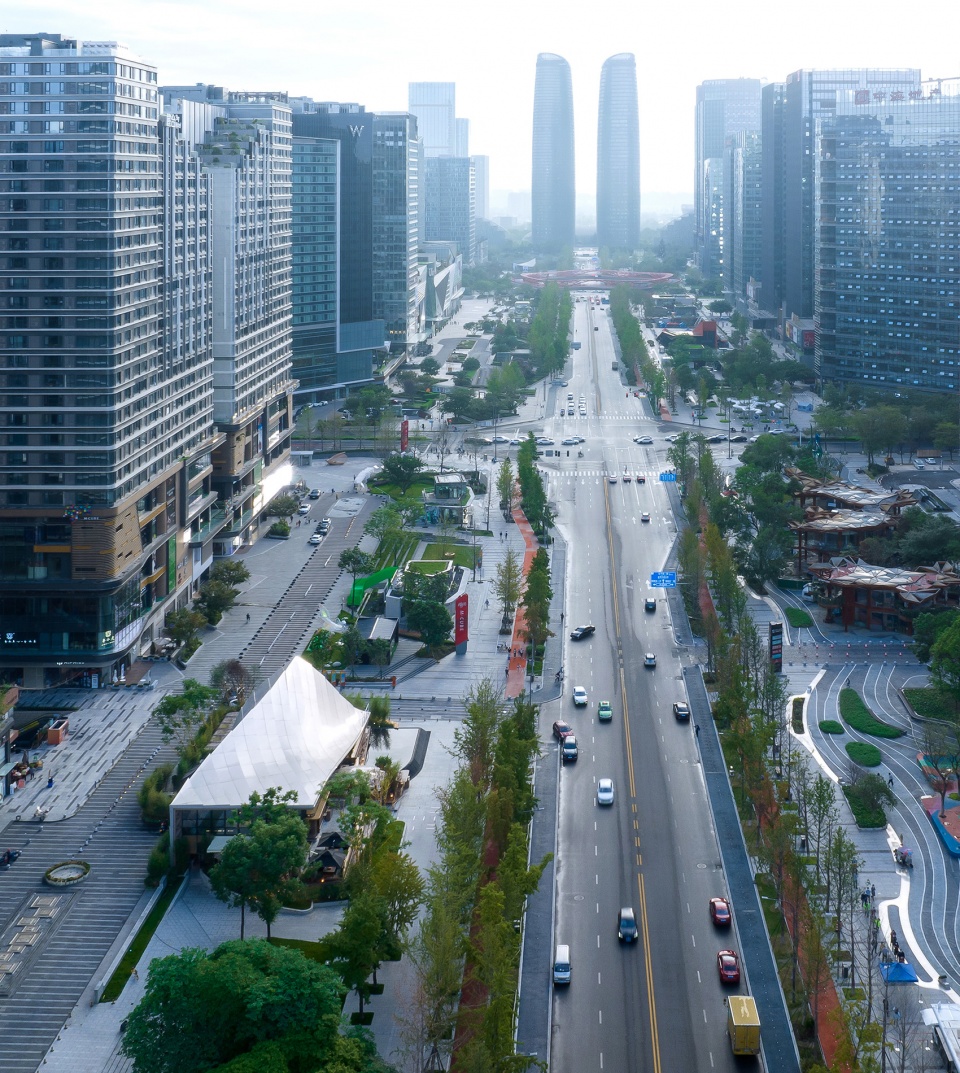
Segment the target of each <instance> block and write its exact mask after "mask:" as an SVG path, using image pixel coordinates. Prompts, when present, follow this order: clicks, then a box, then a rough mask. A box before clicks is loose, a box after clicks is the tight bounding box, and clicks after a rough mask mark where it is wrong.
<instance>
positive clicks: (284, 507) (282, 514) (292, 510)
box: [266, 493, 300, 518]
mask: <svg viewBox="0 0 960 1073" xmlns="http://www.w3.org/2000/svg"><path fill="white" fill-rule="evenodd" d="M299 505H300V503H299V501H298V499H297V497H296V496H292V495H288V494H286V493H282V494H281V495H278V496H274V497H273V499H271V500H270V505H269V506H268V507H267V511H266V513H267V514H268V515H271V514H272V515H274V516H275V517H278V518H292V517H293V515H294V514H296V513H297V507H298V506H299Z"/></svg>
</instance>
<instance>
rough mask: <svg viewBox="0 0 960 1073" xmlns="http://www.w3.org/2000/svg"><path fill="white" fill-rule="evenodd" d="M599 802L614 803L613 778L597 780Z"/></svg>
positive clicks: (600, 803) (602, 803) (603, 803)
mask: <svg viewBox="0 0 960 1073" xmlns="http://www.w3.org/2000/svg"><path fill="white" fill-rule="evenodd" d="M597 804H598V805H612V804H613V779H600V780H599V781H598V782H597Z"/></svg>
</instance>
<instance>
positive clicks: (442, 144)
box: [407, 82, 467, 156]
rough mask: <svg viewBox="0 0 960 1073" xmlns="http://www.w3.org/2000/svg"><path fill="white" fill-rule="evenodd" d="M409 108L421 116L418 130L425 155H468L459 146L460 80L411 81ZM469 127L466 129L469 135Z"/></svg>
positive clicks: (415, 114) (408, 98) (417, 115)
mask: <svg viewBox="0 0 960 1073" xmlns="http://www.w3.org/2000/svg"><path fill="white" fill-rule="evenodd" d="M407 110H408V111H409V112H410V114H411V115H414V116H416V118H417V133H418V135H419V137H420V140H421V142H422V143H423V154H424V156H466V155H467V153H466V151H464V152H463V153H460V152H459V151H458V148H457V139H458V136H459V135H461V131H459V130H458V123H460V122H462V123H466V122H467V121H466V120H458V119H457V84H456V82H411V83H410V84H409V85H408V87H407ZM466 134H467V132H466V130H464V131H463V132H462V135H463V137H464V138H466Z"/></svg>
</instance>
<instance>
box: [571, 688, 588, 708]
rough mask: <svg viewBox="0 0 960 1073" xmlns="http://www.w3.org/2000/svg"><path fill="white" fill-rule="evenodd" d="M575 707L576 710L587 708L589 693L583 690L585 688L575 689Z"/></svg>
mask: <svg viewBox="0 0 960 1073" xmlns="http://www.w3.org/2000/svg"><path fill="white" fill-rule="evenodd" d="M573 706H574V707H575V708H586V706H587V691H586V690H585V689H584V688H583V686H574V687H573Z"/></svg>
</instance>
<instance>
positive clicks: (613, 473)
mask: <svg viewBox="0 0 960 1073" xmlns="http://www.w3.org/2000/svg"><path fill="white" fill-rule="evenodd" d="M624 472H628V473H629V474H630V480H629V481H624V480H623V474H624ZM666 472H667V470H666V469H662V470H661V469H627V470H620V469H617V468H616V467H615V466H614V467H610V468H604V469H598V468H597V467H596V466H583V465H582V464H581V465H579V466H578V465H575V464H573V463H569V464H565V465H563V466H561V467H560V468H559V469H558V468H556V467H555V468H553V469H551V470H548V473H549V475H550V476H551V477H554V478H556V477H603V478H607V477H616V478H617V481H618V482H620V481H623V483H624V484H632V483H633V482H634V481H636V479H637V478H638V477H643V478H645V479H646V480H647V481H651V482H652V481H655V482H656V483H657V484H659V483H660V474H661V473H666Z"/></svg>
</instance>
